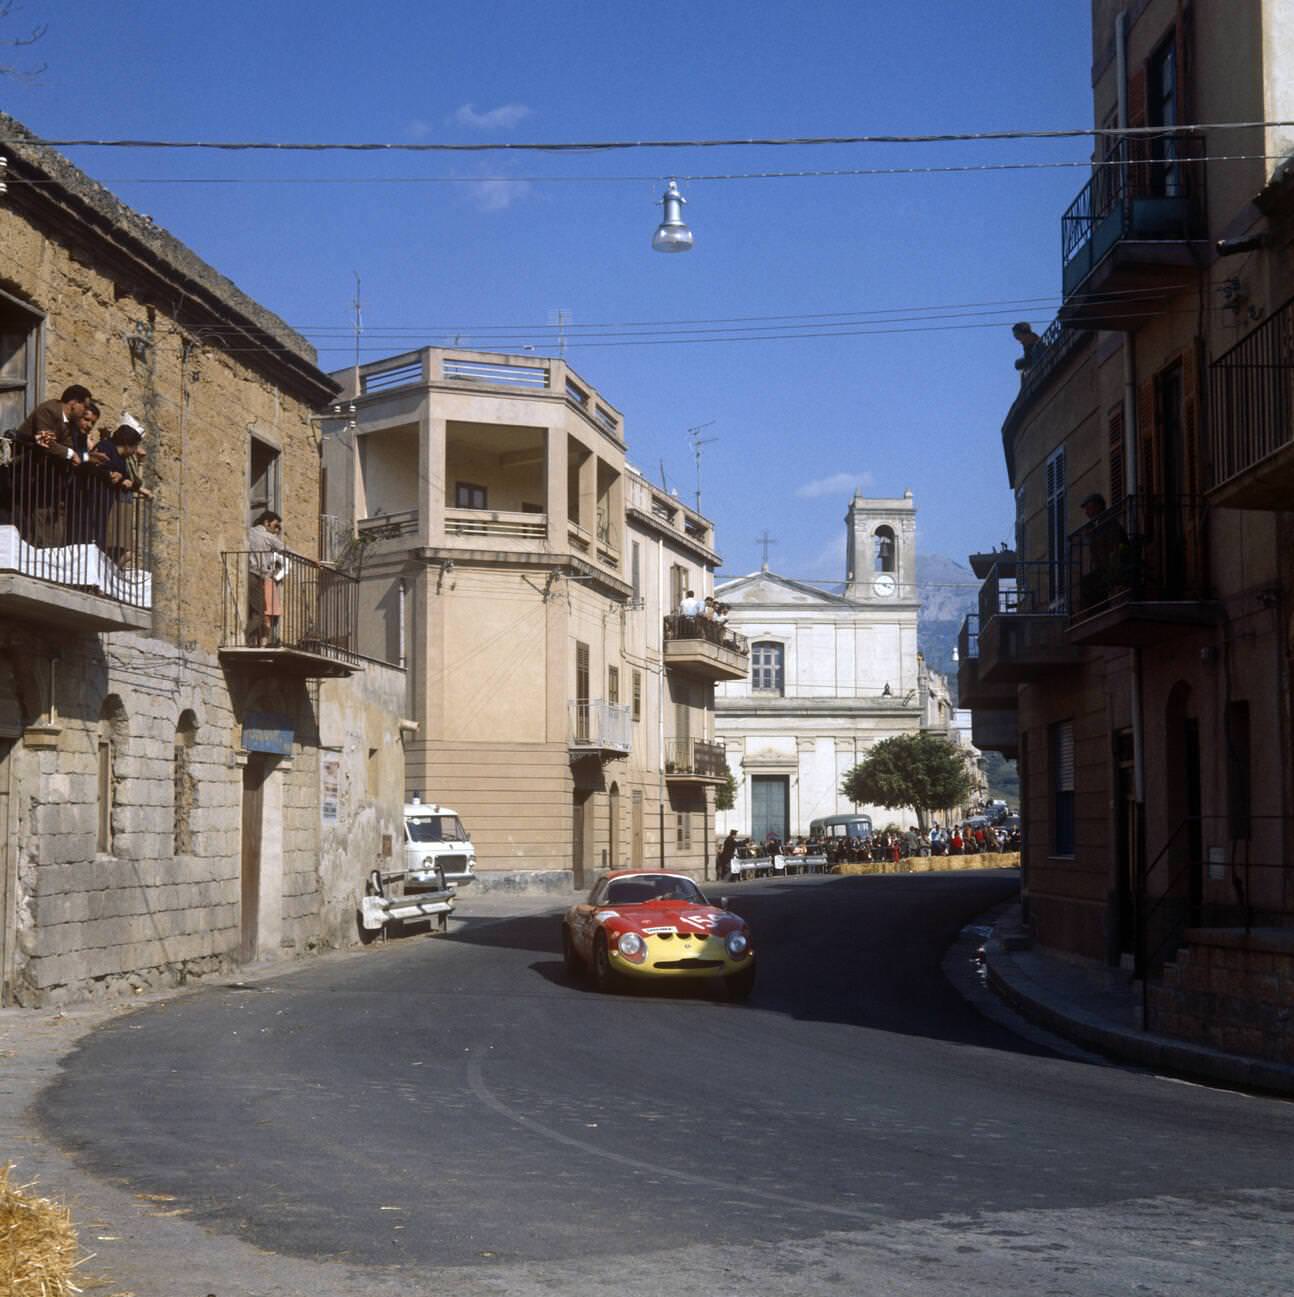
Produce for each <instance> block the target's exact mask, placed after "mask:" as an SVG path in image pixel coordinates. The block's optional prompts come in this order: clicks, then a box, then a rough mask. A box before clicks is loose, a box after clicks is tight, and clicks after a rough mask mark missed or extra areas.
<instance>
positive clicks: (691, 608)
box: [678, 590, 705, 617]
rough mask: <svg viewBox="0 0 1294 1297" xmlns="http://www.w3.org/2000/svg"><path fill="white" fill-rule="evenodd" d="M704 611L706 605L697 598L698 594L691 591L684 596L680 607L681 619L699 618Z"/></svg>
mask: <svg viewBox="0 0 1294 1297" xmlns="http://www.w3.org/2000/svg"><path fill="white" fill-rule="evenodd" d="M704 610H705V604H704V603H702V602H701V600H700V599H698V598H697V597H696V593H695V592H694V591H692V590H689V591H688V592H687V594H685V595H684V596H683V601H682V603H680V604H679V606H678V613H679V616H680V617H699V616H700V615H701V613H702V612H703V611H704Z"/></svg>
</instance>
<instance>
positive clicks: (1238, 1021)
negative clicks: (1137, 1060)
mask: <svg viewBox="0 0 1294 1297" xmlns="http://www.w3.org/2000/svg"><path fill="white" fill-rule="evenodd" d="M1146 1007H1147V1013H1146V1029H1147V1030H1148V1031H1153V1032H1157V1033H1159V1034H1160V1035H1164V1036H1175V1037H1177V1038H1178V1039H1179V1040H1191V1041H1195V1042H1197V1043H1198V1044H1201V1045H1211V1046H1212V1047H1213V1048H1215V1049H1222V1050H1226V1051H1227V1052H1228V1053H1232V1054H1249V1055H1252V1056H1253V1057H1255V1058H1267V1059H1271V1060H1272V1061H1273V1062H1277V1063H1294V931H1290V930H1288V929H1254V930H1253V931H1251V932H1248V933H1246V932H1245V931H1244V930H1243V929H1239V928H1236V929H1230V928H1221V929H1191V930H1189V931H1188V932H1187V934H1186V945H1185V947H1184V948H1183V949H1181V950H1179V951H1178V952H1177V956H1176V959H1175V960H1174V962H1173V963H1171V964H1167V965H1166V966H1165V967H1164V971H1163V975H1162V977H1161V980H1160V981H1159V983H1158V984H1156V985H1153V986H1151V987H1150V988H1149V990H1148V993H1147V1006H1146Z"/></svg>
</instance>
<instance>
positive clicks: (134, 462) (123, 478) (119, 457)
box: [95, 414, 153, 499]
mask: <svg viewBox="0 0 1294 1297" xmlns="http://www.w3.org/2000/svg"><path fill="white" fill-rule="evenodd" d="M95 451H97V452H98V453H100V454H101V455H102V457H103V458H102V462H103V466H104V469H105V471H106V472H107V474H108V480H109V481H110V482H111V483H112V484H113V486H116V487H119V488H120V489H121V490H123V491H133V492H134V493H135V494H136V495H139V496H142V497H143V498H144V499H150V498H151V497H152V494H153V493H152V492H151V491H150V490H148V488H147V487H146V486H145V485H144V479H143V477H142V475H141V474H140V471H139V461H140V460H141V459H142V458H143V456H144V430H143V428H141V427H140V426H139V422H138V420H136V419H134V418H133V417H132V416H131V415H129V414H123V415H122V416H121V422H120V423H119V424H118V425H117V428H116V431H115V432H113V434H112V436H111V437H110V438H108V439H107V440H106V441H103V440H100V442H99V444H98V446H96V447H95Z"/></svg>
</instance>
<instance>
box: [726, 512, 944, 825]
mask: <svg viewBox="0 0 1294 1297" xmlns="http://www.w3.org/2000/svg"><path fill="white" fill-rule="evenodd" d="M845 527H846V572H845V581H844V583H843V587H842V592H841V593H839V594H836V593H833V592H830V591H827V590H823V589H820V588H818V587H816V586H811V585H806V584H804V583H803V582H800V581H795V580H792V579H790V578H789V577H783V576H779V575H777V574H776V573H774V572H770V571H768V569H767V567H765V568H764V569H762V570H761V571H759V572H754V573H751V574H750V575H749V576H744V577H739V578H737V579H736V580H733V581H728V582H725V583H724V584H722V585H720V586H719V587H718V588H717V590H716V592H715V593H716V598H718V599H720V600H721V601H722V602H724V603H726V604H728V605H729V606H730V607H731V610H732V611H731V615H730V618H729V623H728V624H729V625H730V626H731V627H732V628H733V629H735V630H736V631H738V632H739V633H740V634H741V635H742V636H743V637H744V638H745V640H746V641H747V642H748V643H749V645H750V655H751V658H750V660H751V670H750V676H749V678H748V679H746V680H742V681H738V682H731V683H727V684H724V685H722V686H721V687H720V690H719V697H718V699H717V703H716V708H717V733H718V735H719V737H720V739H721V740H722V742H723V744H724V746H725V749H726V755H727V761H728V766H729V768H730V769H731V771H732V774H733V779H734V781H735V783H736V786H737V798H736V803H735V805H734V807H733V809H732V810H731V811H727V812H723V813H721V814H720V816H719V833H720V835H723V834H725V833H726V832H727V831H728V830H729V829H732V828H735V829H737V830H738V832H739V833H741V834H743V835H751V836H753V837H755V838H759V839H762V838H763V837H765V836H766V835H767V834H768V833H769V832H773V833H776V834H777V835H778V836H779V837H781V838H785V837H786V836H787V835H788V834H792V835H800V834H805V833H807V832H808V829H809V824H810V822H811V821H812V820H814V819H817V818H819V817H822V816H827V815H837V814H844V813H847V812H849V811H851V810H853V809H855V808H854V806H853V804H852V803H851V802H849V801H848V800H847V799H845V798H844V797H843V796H842V795H841V792H840V783H841V780H842V779H843V778H844V776H845V774H846V772H847V771H848V770H850V769H851V768H852V767H853V766H855V765H857V764H858V763H859V762H860V761H862V760H863V759H864V757H865V756H866V755H867V752H868V750H869V749H870V748H871V747H872V746H874V745H875V744H876V743H878V742H879V741H880V740H882V739H887V738H892V737H895V736H897V735H900V734H915V733H919V732H921V731H923V730H929V731H932V732H935V733H940V734H944V735H948V734H949V733H950V730H951V728H952V724H953V710H952V705H951V701H950V699H949V696H948V687H947V682H946V681H945V680H944V679H943V677H942V676H940V675H939V674H938V673H937V672H933V671H930V670H928V669H927V667H926V665H925V662H924V660H923V659H922V657H921V654H920V652H919V651H918V648H917V614H918V612H919V610H920V600H919V598H918V594H917V588H916V505H915V502H914V501H913V499H912V493H911V492H910V491H909V492H906V493H905V494H904V495H903V496H902V497H901V498H897V499H868V498H865V497H863V496H862V495H856V496H855V497H854V498H853V499H852V500H851V501H850V504H849V510H848V513H847V514H846V517H845ZM857 809H859V810H862V811H865V812H866V813H868V814H870V815H871V816H872V818H873V822H874V823H875V825H876V827H877V828H880V827H882V826H884V825H886V824H889V823H891V822H894V823H896V824H902V826H903V827H904V828H906V827H908V823H909V822H915V821H913V820H912V819H911V812H910V811H904V810H902V809H896V810H889V809H886V808H884V807H876V806H871V807H869V806H864V807H858V808H857ZM956 809H960V808H956Z"/></svg>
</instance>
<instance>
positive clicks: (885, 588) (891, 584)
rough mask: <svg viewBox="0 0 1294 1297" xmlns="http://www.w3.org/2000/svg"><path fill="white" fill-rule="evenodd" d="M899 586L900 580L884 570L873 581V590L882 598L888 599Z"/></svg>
mask: <svg viewBox="0 0 1294 1297" xmlns="http://www.w3.org/2000/svg"><path fill="white" fill-rule="evenodd" d="M898 588H899V587H898V582H897V581H895V579H894V578H893V577H892V576H891V575H890V574H889V573H888V572H882V573H881V574H880V576H878V577H877V578H876V580H875V581H873V582H872V591H873V592H874V593H875V594H878V595H880V596H881V598H882V599H888V598H889V597H890V595H892V594H893V593H894V592H895V590H897V589H898Z"/></svg>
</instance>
